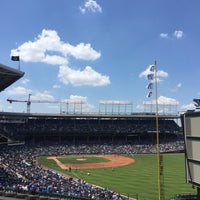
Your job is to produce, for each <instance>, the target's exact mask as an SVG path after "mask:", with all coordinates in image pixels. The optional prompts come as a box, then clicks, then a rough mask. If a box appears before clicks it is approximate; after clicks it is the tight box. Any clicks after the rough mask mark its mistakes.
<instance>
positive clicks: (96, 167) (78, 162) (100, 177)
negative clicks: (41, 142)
mask: <svg viewBox="0 0 200 200" xmlns="http://www.w3.org/2000/svg"><path fill="white" fill-rule="evenodd" d="M38 162H39V163H40V164H42V165H43V166H45V167H48V168H51V169H53V170H56V171H60V172H61V173H63V174H66V175H68V176H71V177H74V178H81V179H83V180H85V181H86V182H88V183H92V184H94V185H98V186H101V187H103V188H105V187H107V188H109V189H110V190H112V191H117V192H119V193H120V194H123V195H126V196H129V197H133V198H137V199H140V200H155V199H157V196H158V195H157V191H158V189H157V188H158V184H157V182H158V181H157V169H158V167H157V156H156V155H154V154H143V155H142V154H140V155H138V154H137V155H129V156H126V155H107V156H105V155H73V156H72V155H70V156H62V157H60V156H56V157H46V156H42V157H39V158H38ZM163 163H164V164H163V165H164V169H163V174H164V175H163V181H162V183H163V186H162V187H163V189H164V195H165V199H166V200H167V199H170V197H173V196H174V195H176V194H189V193H196V189H193V188H192V187H191V185H190V184H187V183H186V181H185V163H184V154H164V156H163Z"/></svg>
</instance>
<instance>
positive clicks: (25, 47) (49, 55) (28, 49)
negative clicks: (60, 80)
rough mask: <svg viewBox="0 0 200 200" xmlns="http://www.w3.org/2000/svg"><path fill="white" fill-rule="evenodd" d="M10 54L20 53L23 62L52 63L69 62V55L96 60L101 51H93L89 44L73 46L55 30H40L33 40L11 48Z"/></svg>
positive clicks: (61, 63)
mask: <svg viewBox="0 0 200 200" xmlns="http://www.w3.org/2000/svg"><path fill="white" fill-rule="evenodd" d="M11 55H20V59H21V60H22V61H24V62H42V63H47V64H52V65H63V64H68V63H69V56H73V57H75V58H76V59H84V60H96V59H98V58H99V57H100V56H101V53H99V52H97V51H95V50H94V49H93V48H92V47H91V44H84V43H80V44H78V45H76V46H73V45H71V44H69V43H65V42H63V41H61V39H60V37H59V36H58V34H57V32H56V31H55V30H45V29H44V30H42V33H41V34H40V35H39V36H38V37H37V38H36V39H35V41H33V42H32V41H28V42H25V43H24V44H22V45H21V46H19V47H18V48H17V49H12V50H11Z"/></svg>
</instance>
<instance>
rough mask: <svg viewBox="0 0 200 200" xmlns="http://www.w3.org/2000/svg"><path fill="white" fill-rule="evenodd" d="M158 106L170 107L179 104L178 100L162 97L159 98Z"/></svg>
mask: <svg viewBox="0 0 200 200" xmlns="http://www.w3.org/2000/svg"><path fill="white" fill-rule="evenodd" d="M158 104H164V105H165V104H169V105H179V102H178V101H177V100H176V99H173V98H169V97H164V96H160V97H159V98H158Z"/></svg>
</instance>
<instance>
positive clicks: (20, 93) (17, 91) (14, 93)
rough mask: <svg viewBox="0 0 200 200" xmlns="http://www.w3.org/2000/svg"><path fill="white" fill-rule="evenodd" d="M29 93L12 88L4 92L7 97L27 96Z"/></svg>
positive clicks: (23, 89) (24, 89)
mask: <svg viewBox="0 0 200 200" xmlns="http://www.w3.org/2000/svg"><path fill="white" fill-rule="evenodd" d="M30 92H31V90H29V89H26V88H24V87H21V86H19V87H13V88H11V89H9V90H7V91H6V94H7V95H28V94H29V93H30Z"/></svg>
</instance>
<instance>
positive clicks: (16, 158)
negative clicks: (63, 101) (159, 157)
mask: <svg viewBox="0 0 200 200" xmlns="http://www.w3.org/2000/svg"><path fill="white" fill-rule="evenodd" d="M160 151H161V152H181V151H184V143H183V141H174V142H169V143H163V144H160ZM140 153H156V145H155V144H143V145H140V144H121V145H119V144H118V145H116V144H82V145H72V144H59V145H58V144H57V145H56V144H49V145H47V144H46V145H44V144H43V145H42V144H36V145H34V146H31V145H19V146H3V145H2V146H1V151H0V189H2V190H3V189H6V188H11V189H12V190H15V191H17V192H24V191H26V192H29V193H31V194H38V193H43V194H57V195H63V196H69V197H74V198H82V199H95V200H104V199H105V200H107V199H110V200H125V199H126V198H125V197H123V196H122V195H120V194H119V193H118V192H117V191H110V190H109V188H100V187H98V186H94V185H91V184H89V183H87V182H85V181H84V180H81V179H75V178H72V177H66V176H64V175H63V174H60V173H58V172H56V171H53V170H51V169H45V168H43V167H42V166H40V165H38V164H37V157H38V156H41V155H48V156H52V155H70V154H140Z"/></svg>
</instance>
